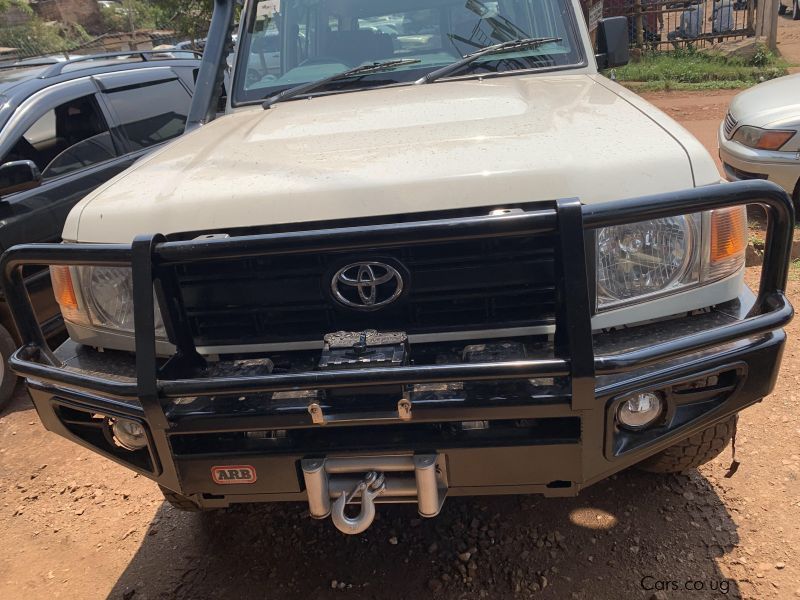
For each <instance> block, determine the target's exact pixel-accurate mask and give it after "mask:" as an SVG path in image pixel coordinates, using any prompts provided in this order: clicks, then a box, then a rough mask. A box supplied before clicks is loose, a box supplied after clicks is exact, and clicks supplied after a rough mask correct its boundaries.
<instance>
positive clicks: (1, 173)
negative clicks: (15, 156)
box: [0, 160, 42, 198]
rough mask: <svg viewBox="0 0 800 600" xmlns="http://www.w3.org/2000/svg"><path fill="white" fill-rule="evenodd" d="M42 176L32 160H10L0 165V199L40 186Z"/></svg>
mask: <svg viewBox="0 0 800 600" xmlns="http://www.w3.org/2000/svg"><path fill="white" fill-rule="evenodd" d="M41 183H42V174H41V172H40V171H39V167H37V166H36V163H35V162H33V161H32V160H12V161H11V162H7V163H5V164H3V165H0V198H2V197H4V196H7V195H8V194H13V193H15V192H23V191H25V190H30V189H33V188H35V187H38V186H40V185H41Z"/></svg>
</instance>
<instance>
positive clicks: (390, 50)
mask: <svg viewBox="0 0 800 600" xmlns="http://www.w3.org/2000/svg"><path fill="white" fill-rule="evenodd" d="M324 54H326V55H328V56H332V57H336V58H340V59H342V62H344V63H346V64H349V65H352V66H357V65H360V64H362V63H365V62H367V61H373V60H380V59H385V58H391V57H392V55H393V54H394V44H393V43H392V36H390V35H388V34H386V33H380V32H377V31H370V30H366V29H354V30H352V31H331V32H329V33H328V39H327V43H326V47H325V52H324Z"/></svg>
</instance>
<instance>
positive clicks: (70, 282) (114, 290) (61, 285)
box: [50, 266, 166, 338]
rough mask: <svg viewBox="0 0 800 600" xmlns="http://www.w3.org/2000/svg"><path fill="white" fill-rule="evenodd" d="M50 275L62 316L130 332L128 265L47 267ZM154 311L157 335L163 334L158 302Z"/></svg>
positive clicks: (94, 325)
mask: <svg viewBox="0 0 800 600" xmlns="http://www.w3.org/2000/svg"><path fill="white" fill-rule="evenodd" d="M50 276H51V279H52V281H53V290H54V292H55V296H56V300H58V303H59V305H60V306H61V312H62V314H63V315H64V319H66V320H67V321H71V322H73V323H77V324H79V325H88V326H93V327H96V328H99V329H106V330H111V331H121V332H126V333H133V331H134V324H133V277H132V274H131V269H130V267H101V266H88V267H50ZM75 283H77V286H76V285H75ZM155 313H156V314H155V323H154V325H155V328H156V337H160V338H166V332H165V330H164V322H163V319H162V318H161V311H160V310H159V307H158V303H156V304H155Z"/></svg>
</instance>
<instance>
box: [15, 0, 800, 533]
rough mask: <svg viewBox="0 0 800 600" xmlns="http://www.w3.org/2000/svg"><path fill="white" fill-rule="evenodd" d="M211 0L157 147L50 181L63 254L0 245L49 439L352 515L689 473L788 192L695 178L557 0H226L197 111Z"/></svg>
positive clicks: (694, 161)
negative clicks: (85, 176) (79, 187)
mask: <svg viewBox="0 0 800 600" xmlns="http://www.w3.org/2000/svg"><path fill="white" fill-rule="evenodd" d="M233 14H234V6H233V2H232V0H216V6H215V13H214V18H213V22H212V27H211V31H210V34H209V39H208V45H207V48H206V53H205V57H204V63H203V65H202V68H201V70H200V73H199V77H198V89H197V92H196V94H195V97H194V105H193V107H192V112H191V114H190V117H189V122H188V124H187V130H188V132H187V133H186V135H184V136H183V137H182V138H180V139H178V140H177V141H175V142H174V143H171V144H169V145H167V146H166V147H164V148H163V149H161V150H159V151H157V152H155V153H153V154H151V155H149V156H148V157H147V158H145V159H143V160H142V161H141V162H139V163H138V164H136V165H135V166H134V167H133V168H131V169H129V170H128V171H126V172H125V173H123V174H121V175H120V176H118V177H117V178H115V179H114V180H112V181H111V182H109V183H108V184H107V185H105V186H103V187H101V188H100V189H98V190H97V191H96V192H94V193H92V194H91V195H90V196H89V197H87V198H86V199H85V200H84V201H83V202H81V203H80V204H79V205H78V206H77V207H76V208H75V209H74V210H73V211H72V213H71V215H70V217H69V219H68V221H67V225H66V228H65V230H64V234H63V237H64V239H65V240H68V242H67V243H65V244H61V245H46V244H40V245H28V246H18V247H15V248H13V249H11V250H10V251H9V252H7V253H6V254H5V255H4V258H3V268H2V273H3V284H4V287H5V291H6V295H7V297H8V302H9V305H10V306H11V308H12V310H13V312H14V316H15V319H16V323H17V326H18V328H19V329H20V332H21V336H22V338H23V340H24V342H25V344H24V346H23V347H22V348H21V349H20V350H18V351H17V353H16V354H15V355H14V356H13V357H12V359H11V365H12V367H13V368H14V369H15V370H16V371H17V372H18V373H19V374H21V375H24V376H25V377H26V378H27V381H28V385H29V388H30V391H31V394H32V397H33V399H34V402H35V404H36V408H37V410H38V413H39V415H40V417H41V419H42V421H43V422H44V424H45V426H46V427H47V428H48V429H50V430H51V431H54V432H56V433H59V434H60V435H63V436H65V437H67V438H69V439H71V440H73V441H75V442H76V443H79V444H82V445H84V446H87V447H89V448H91V449H93V450H95V451H97V452H99V453H101V454H103V455H105V456H107V457H108V458H110V459H112V460H115V461H117V462H120V463H122V464H124V465H126V466H128V467H130V468H131V469H134V470H136V471H138V472H140V473H142V474H143V475H145V476H147V477H150V478H152V479H153V480H155V481H156V482H157V483H158V484H159V485H160V486H161V487H162V489H163V490H164V493H165V495H166V497H167V499H168V500H170V501H171V502H173V503H174V504H175V505H177V506H181V507H184V508H187V509H206V508H216V507H224V506H228V505H230V504H231V503H237V502H262V501H263V502H272V501H282V500H294V501H299V500H302V501H307V502H308V505H309V509H310V513H311V515H312V516H313V517H317V518H323V517H326V516H328V515H331V516H332V518H333V521H334V523H335V524H336V526H337V527H338V528H339V529H341V530H342V531H344V532H346V533H358V532H360V531H363V530H364V529H365V528H366V527H368V526H369V524H370V523H371V521H372V519H373V517H374V514H375V505H376V503H381V502H403V501H404V502H413V503H416V504H417V506H418V508H419V512H420V514H421V515H422V516H424V517H432V516H434V515H436V514H437V513H438V512H439V511H440V509H441V507H442V503H443V501H444V499H445V496H446V495H470V494H499V493H541V494H545V495H550V496H563V495H570V494H576V493H577V492H578V491H579V489H580V488H582V487H585V486H587V485H589V484H591V483H593V482H596V481H598V480H600V479H603V478H605V477H607V476H608V475H610V474H612V473H614V472H617V471H619V470H621V469H623V468H626V467H628V466H630V465H633V464H636V463H641V465H642V466H643V467H645V468H647V469H650V470H655V471H662V472H669V471H678V470H682V469H686V468H690V467H694V466H696V465H699V464H701V463H703V462H705V461H708V460H709V459H711V458H713V457H714V456H716V455H717V454H719V453H720V452H721V451H722V449H723V448H724V447H725V445H726V444H727V443H728V441H729V440H730V438H731V436H732V435H733V434H734V431H735V426H736V415H737V413H738V411H740V410H742V409H743V408H745V407H746V406H748V405H750V404H753V403H754V402H757V401H759V400H760V399H761V398H763V397H764V396H766V395H767V394H769V393H770V391H771V390H772V387H773V385H774V382H775V378H776V376H777V373H778V368H779V364H780V358H781V352H782V349H783V344H784V340H785V334H784V332H783V330H782V329H781V328H782V326H783V325H784V324H786V323H787V322H788V321H789V319H790V318H791V316H792V308H791V305H790V304H789V303H788V302H787V300H786V298H785V296H784V293H783V290H784V287H785V281H786V272H787V271H786V270H787V263H788V248H789V245H790V242H791V231H792V226H793V222H794V215H793V209H792V205H791V202H790V200H789V198H788V197H787V196H786V194H785V192H783V191H782V190H780V189H779V188H778V187H777V186H775V185H773V184H771V183H768V182H764V181H749V182H737V183H731V184H720V183H719V181H720V178H719V174H718V172H717V169H716V168H715V165H714V162H713V161H712V159H711V157H710V156H709V155H708V153H707V152H706V151H705V150H704V149H703V147H702V146H701V145H700V144H699V143H698V142H697V140H695V139H694V138H693V137H692V136H691V135H690V134H689V133H688V132H687V131H685V130H684V129H683V128H682V127H680V126H679V125H677V124H676V123H675V122H674V121H672V120H671V119H669V118H668V117H666V116H665V115H664V114H662V113H661V112H659V111H658V110H656V109H654V108H653V107H652V106H650V105H648V104H647V103H646V102H644V101H643V100H642V99H640V98H639V97H637V96H636V95H635V94H632V93H630V92H628V91H626V90H625V89H623V88H622V87H620V86H618V85H616V84H615V83H613V82H612V81H609V80H608V79H606V78H605V77H603V76H602V75H600V74H599V73H598V70H597V69H598V64H599V65H600V66H603V67H611V66H616V65H619V64H623V63H624V62H625V61H626V60H627V53H628V51H627V43H628V37H627V23H626V20H625V19H624V18H613V19H606V20H604V21H601V22H600V23H599V25H598V31H597V39H598V42H597V47H596V48H593V47H592V43H591V41H590V37H589V34H588V32H587V28H586V24H585V23H584V20H583V17H582V14H581V10H580V5H579V3H578V2H577V0H495V1H482V0H261V1H255V0H253V1H248V2H246V4H245V6H244V9H243V11H242V13H241V24H240V29H239V36H238V44H237V48H236V53H235V61H234V67H233V74H232V86H231V92H230V94H229V97H228V99H227V102H228V108H227V111H226V113H227V114H225V115H224V116H222V117H220V118H217V119H214V118H213V116H214V113H215V108H216V104H217V99H218V98H219V94H220V91H219V90H220V82H221V80H222V76H223V71H224V69H225V68H226V66H225V63H226V57H227V55H228V53H229V50H230V48H229V45H230V39H231V31H232V23H233ZM154 101H157V100H156V99H154ZM748 203H760V204H763V205H764V206H766V208H767V210H768V213H769V217H770V220H769V232H768V234H769V237H768V250H767V257H766V259H765V267H764V269H763V274H762V279H761V285H760V289H759V290H758V293H757V294H752V293H751V292H750V291H749V289H748V288H747V287H746V286H745V285H744V283H743V267H744V252H745V245H746V235H747V227H746V212H745V205H746V204H748ZM33 264H44V265H50V268H51V273H52V278H53V282H54V287H55V291H56V296H57V298H58V300H59V303H60V305H61V309H62V312H63V315H64V319H65V321H66V324H67V328H68V330H69V334H70V339H69V340H68V341H67V342H65V343H64V344H63V345H62V346H60V347H59V348H56V349H55V350H51V349H49V348H47V346H46V344H45V341H44V339H43V336H42V334H41V331H40V330H39V328H38V325H37V324H36V320H35V317H34V316H33V312H32V310H31V308H30V303H29V302H28V301H27V297H26V294H25V290H24V286H23V284H22V281H23V280H22V278H21V275H20V273H21V271H22V269H23V268H24V267H26V266H28V265H33ZM350 503H360V505H361V506H360V508H356V509H355V511H354V512H355V514H352V513H353V510H352V509H348V510H347V511H346V510H345V509H346V506H347V505H348V504H350Z"/></svg>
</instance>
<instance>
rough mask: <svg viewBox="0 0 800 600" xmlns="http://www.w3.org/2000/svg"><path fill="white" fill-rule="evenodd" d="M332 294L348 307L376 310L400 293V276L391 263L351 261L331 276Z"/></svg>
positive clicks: (392, 300) (401, 281)
mask: <svg viewBox="0 0 800 600" xmlns="http://www.w3.org/2000/svg"><path fill="white" fill-rule="evenodd" d="M331 292H333V297H334V298H335V299H336V300H337V301H338V302H340V303H341V304H344V305H345V306H347V307H348V308H354V309H356V310H376V309H378V308H383V307H384V306H386V305H387V304H391V303H392V302H394V301H395V300H397V299H398V298H399V297H400V295H401V294H402V293H403V276H402V275H400V271H398V270H397V269H395V268H394V267H393V266H392V265H387V264H386V263H382V262H376V261H366V262H357V263H350V264H349V265H345V266H344V267H342V268H341V269H339V270H338V271H336V273H335V274H334V276H333V278H332V279H331Z"/></svg>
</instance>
